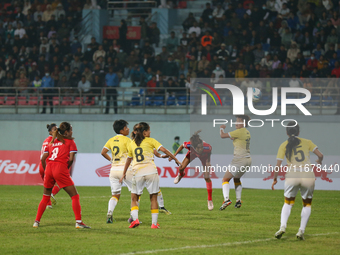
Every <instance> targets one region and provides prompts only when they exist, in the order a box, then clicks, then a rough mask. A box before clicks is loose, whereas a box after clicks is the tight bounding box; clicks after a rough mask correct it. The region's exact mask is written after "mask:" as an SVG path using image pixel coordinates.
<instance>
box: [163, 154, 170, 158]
mask: <svg viewBox="0 0 340 255" xmlns="http://www.w3.org/2000/svg"><path fill="white" fill-rule="evenodd" d="M168 157H169V156H168V155H166V154H164V155H162V156H161V158H168Z"/></svg>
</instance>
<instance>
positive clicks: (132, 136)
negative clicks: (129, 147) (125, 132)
mask: <svg viewBox="0 0 340 255" xmlns="http://www.w3.org/2000/svg"><path fill="white" fill-rule="evenodd" d="M137 125H138V124H136V125H134V126H133V129H132V132H131V134H130V137H131V139H132V140H133V139H135V137H136V133H137V132H136V131H135V128H136V127H137Z"/></svg>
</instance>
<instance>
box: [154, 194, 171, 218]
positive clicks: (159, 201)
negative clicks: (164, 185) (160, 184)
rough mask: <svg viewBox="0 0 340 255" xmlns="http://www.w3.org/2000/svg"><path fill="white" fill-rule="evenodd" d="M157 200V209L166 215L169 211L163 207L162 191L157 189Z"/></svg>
mask: <svg viewBox="0 0 340 255" xmlns="http://www.w3.org/2000/svg"><path fill="white" fill-rule="evenodd" d="M157 202H158V206H159V211H160V212H162V213H165V214H166V215H170V214H171V212H170V211H168V210H167V209H166V208H165V207H164V199H163V193H162V191H161V190H160V189H159V192H158V194H157Z"/></svg>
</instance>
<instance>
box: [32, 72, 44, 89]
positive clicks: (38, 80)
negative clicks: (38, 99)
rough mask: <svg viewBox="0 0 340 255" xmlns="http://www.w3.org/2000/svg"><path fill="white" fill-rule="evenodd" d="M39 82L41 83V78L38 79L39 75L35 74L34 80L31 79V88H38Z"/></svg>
mask: <svg viewBox="0 0 340 255" xmlns="http://www.w3.org/2000/svg"><path fill="white" fill-rule="evenodd" d="M41 83H42V80H41V79H40V77H39V75H36V76H35V78H34V80H33V81H32V87H33V88H40V87H41Z"/></svg>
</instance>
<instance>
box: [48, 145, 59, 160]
mask: <svg viewBox="0 0 340 255" xmlns="http://www.w3.org/2000/svg"><path fill="white" fill-rule="evenodd" d="M58 152H59V148H58V147H57V148H54V150H53V151H52V156H51V157H50V160H55V159H56V158H57V156H58Z"/></svg>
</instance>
